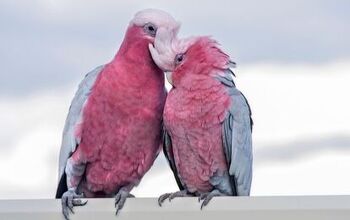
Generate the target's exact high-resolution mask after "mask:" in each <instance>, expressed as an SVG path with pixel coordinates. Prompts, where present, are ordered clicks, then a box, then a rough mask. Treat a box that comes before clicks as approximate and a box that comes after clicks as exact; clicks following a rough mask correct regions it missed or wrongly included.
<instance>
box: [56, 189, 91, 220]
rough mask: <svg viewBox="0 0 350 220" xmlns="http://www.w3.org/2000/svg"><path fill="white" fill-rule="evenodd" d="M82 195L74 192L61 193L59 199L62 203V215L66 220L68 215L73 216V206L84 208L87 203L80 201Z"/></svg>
mask: <svg viewBox="0 0 350 220" xmlns="http://www.w3.org/2000/svg"><path fill="white" fill-rule="evenodd" d="M83 197H84V196H83V194H77V193H76V192H75V191H74V190H68V191H67V192H65V193H63V195H62V198H61V203H62V213H63V215H64V218H65V219H66V220H69V213H70V212H71V213H72V214H74V211H73V207H74V206H84V205H86V203H87V200H86V201H82V200H81V199H80V198H83Z"/></svg>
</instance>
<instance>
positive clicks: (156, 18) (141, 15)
mask: <svg viewBox="0 0 350 220" xmlns="http://www.w3.org/2000/svg"><path fill="white" fill-rule="evenodd" d="M130 23H131V24H135V25H137V26H144V25H145V24H147V23H152V24H154V25H156V26H157V27H158V28H160V27H168V28H172V29H177V30H178V29H179V28H180V23H179V22H177V21H176V20H175V19H174V18H173V17H172V16H171V15H170V14H168V13H167V12H165V11H162V10H159V9H144V10H142V11H139V12H137V13H136V14H135V16H134V18H133V19H132V20H131V22H130Z"/></svg>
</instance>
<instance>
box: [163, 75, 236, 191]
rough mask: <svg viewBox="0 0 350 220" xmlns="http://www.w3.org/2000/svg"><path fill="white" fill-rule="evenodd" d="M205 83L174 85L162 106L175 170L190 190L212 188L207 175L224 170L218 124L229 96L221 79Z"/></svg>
mask: <svg viewBox="0 0 350 220" xmlns="http://www.w3.org/2000/svg"><path fill="white" fill-rule="evenodd" d="M202 83H203V82H202ZM194 84H195V83H194ZM197 85H198V84H197ZM206 85H208V86H207V87H204V88H203V87H202V88H200V87H198V88H194V87H191V89H189V88H175V89H173V90H172V91H171V92H170V93H169V96H168V99H167V101H166V105H165V109H164V123H165V126H166V129H167V131H168V132H169V134H170V136H171V138H172V144H173V151H174V157H175V158H174V159H175V164H176V166H177V170H178V172H179V175H180V178H181V180H182V181H183V183H184V184H185V185H186V187H187V188H188V189H189V190H190V191H192V192H196V191H199V192H207V191H209V190H211V188H212V186H211V184H210V178H211V177H212V176H213V175H214V174H220V173H222V172H224V171H227V165H226V159H225V155H224V151H223V147H222V127H221V126H222V122H223V120H224V118H225V117H226V114H227V109H228V106H229V105H230V99H229V96H228V95H227V94H226V91H225V89H224V88H223V87H222V86H221V84H220V83H216V82H215V81H213V82H211V83H210V82H209V83H208V84H206Z"/></svg>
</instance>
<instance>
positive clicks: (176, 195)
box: [158, 190, 191, 206]
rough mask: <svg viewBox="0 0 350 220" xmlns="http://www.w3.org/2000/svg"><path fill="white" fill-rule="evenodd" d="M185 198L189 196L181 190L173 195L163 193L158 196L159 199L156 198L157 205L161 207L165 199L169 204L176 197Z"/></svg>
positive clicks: (185, 191)
mask: <svg viewBox="0 0 350 220" xmlns="http://www.w3.org/2000/svg"><path fill="white" fill-rule="evenodd" d="M187 196H191V195H190V194H189V193H188V192H187V190H181V191H177V192H174V193H165V194H163V195H161V196H159V198H158V205H159V206H162V204H163V202H164V201H165V200H166V199H169V202H170V201H171V200H173V199H174V198H176V197H187Z"/></svg>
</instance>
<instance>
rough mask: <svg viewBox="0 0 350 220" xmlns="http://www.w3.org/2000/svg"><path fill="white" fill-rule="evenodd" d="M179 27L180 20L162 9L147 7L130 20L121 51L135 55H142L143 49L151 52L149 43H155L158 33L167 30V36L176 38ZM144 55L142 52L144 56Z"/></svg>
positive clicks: (160, 33) (145, 51)
mask: <svg viewBox="0 0 350 220" xmlns="http://www.w3.org/2000/svg"><path fill="white" fill-rule="evenodd" d="M179 28H180V24H179V22H177V21H176V20H175V19H174V18H173V17H172V16H171V15H170V14H168V13H166V12H164V11H162V10H158V9H145V10H142V11H139V12H137V13H136V14H135V15H134V17H133V19H132V20H131V21H130V24H129V26H128V29H127V32H126V35H125V38H124V42H123V46H122V47H121V50H122V51H121V52H120V53H121V54H125V53H129V54H132V56H135V54H137V55H140V52H141V50H142V51H144V53H148V54H149V52H148V50H149V45H153V44H154V42H155V39H156V38H157V37H158V35H162V33H164V32H166V33H167V36H172V38H175V37H176V35H177V33H178V31H179ZM144 55H145V54H142V56H144ZM140 57H141V56H140ZM135 58H136V59H138V58H139V57H135Z"/></svg>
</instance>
